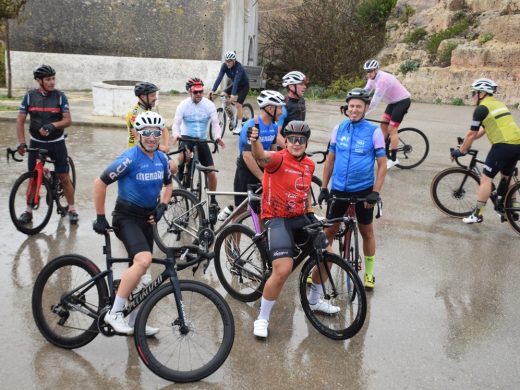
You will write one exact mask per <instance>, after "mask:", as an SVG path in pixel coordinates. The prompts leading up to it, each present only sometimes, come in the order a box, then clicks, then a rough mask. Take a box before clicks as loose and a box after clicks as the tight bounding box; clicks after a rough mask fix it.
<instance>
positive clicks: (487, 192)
mask: <svg viewBox="0 0 520 390" xmlns="http://www.w3.org/2000/svg"><path fill="white" fill-rule="evenodd" d="M471 90H472V93H471V95H472V99H473V101H474V102H475V104H476V105H477V108H475V111H474V112H473V120H472V122H471V128H470V130H469V131H468V133H467V134H466V137H465V138H464V142H463V143H462V145H461V146H460V148H459V149H454V150H453V151H452V152H451V155H452V157H459V156H462V155H464V154H466V152H467V151H468V149H469V148H470V147H471V144H472V142H473V141H474V140H475V139H477V138H480V137H482V136H483V135H484V134H486V136H487V137H488V139H489V142H491V143H492V146H491V150H490V151H489V153H488V155H487V157H486V163H485V166H484V169H483V170H482V175H481V177H480V187H479V190H478V193H477V204H476V206H475V210H474V212H473V213H472V214H471V215H470V216H468V217H466V218H464V219H463V220H462V221H463V222H464V223H475V222H477V223H480V222H482V221H483V217H482V214H483V213H484V207H485V206H486V202H487V200H488V199H489V197H490V196H491V189H492V182H493V178H494V177H495V176H496V175H497V174H498V172H500V173H501V179H500V183H499V185H498V188H497V197H498V203H497V205H498V206H497V211H498V212H499V213H501V212H502V208H503V205H501V204H500V199H501V198H503V196H504V195H505V193H506V191H507V181H508V178H509V176H511V175H512V173H513V170H514V168H515V166H516V163H517V161H518V160H520V128H519V127H518V125H517V124H516V123H515V121H514V119H513V116H512V115H511V112H510V111H509V109H508V108H507V107H506V105H505V104H504V103H502V102H500V101H499V100H497V99H496V98H495V97H494V96H493V95H494V94H495V92H496V90H497V84H496V83H495V82H494V81H493V80H490V79H486V78H481V79H478V80H475V81H474V82H473V84H472V85H471Z"/></svg>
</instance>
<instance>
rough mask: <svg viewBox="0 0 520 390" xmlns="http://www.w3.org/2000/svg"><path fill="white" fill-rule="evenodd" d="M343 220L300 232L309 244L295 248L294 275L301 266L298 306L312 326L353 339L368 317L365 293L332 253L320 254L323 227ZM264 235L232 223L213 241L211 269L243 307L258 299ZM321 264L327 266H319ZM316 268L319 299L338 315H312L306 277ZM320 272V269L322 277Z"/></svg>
mask: <svg viewBox="0 0 520 390" xmlns="http://www.w3.org/2000/svg"><path fill="white" fill-rule="evenodd" d="M341 221H346V218H344V217H341V218H336V219H331V220H328V221H327V220H324V221H320V222H318V223H313V224H310V225H307V226H306V227H304V228H303V230H304V231H305V232H306V235H307V239H306V240H305V242H303V243H297V244H296V245H295V252H294V253H296V256H295V257H294V263H293V270H294V269H296V267H298V266H299V265H300V264H301V263H302V262H303V266H302V269H301V271H300V275H299V279H298V285H299V294H300V302H301V305H302V308H303V311H304V313H305V315H306V317H307V319H308V320H309V321H310V323H311V324H312V325H313V326H314V327H315V328H316V329H317V330H318V331H319V332H320V333H321V334H323V335H324V336H326V337H329V338H331V339H334V340H345V339H348V338H351V337H353V336H354V335H355V334H356V333H357V332H358V331H359V330H360V329H361V327H362V326H363V323H364V321H365V317H366V310H367V302H366V294H365V289H364V287H363V284H362V282H361V279H360V278H359V275H358V274H357V272H356V271H355V270H354V269H353V268H352V266H351V265H350V264H349V263H347V262H345V261H344V260H343V259H342V258H341V257H339V256H338V255H336V254H334V253H329V252H326V251H325V250H322V249H321V241H320V238H319V237H320V232H322V231H323V226H329V225H330V224H332V223H334V222H341ZM266 241H267V232H266V231H265V230H264V231H263V232H262V233H260V234H257V233H255V232H254V231H253V230H251V229H250V228H248V227H247V226H244V225H241V224H231V225H229V226H227V227H226V228H225V229H224V230H223V231H222V232H221V234H219V236H218V237H217V239H216V241H215V259H214V262H215V270H216V272H217V276H218V279H219V281H220V283H221V284H222V286H223V287H224V289H225V290H226V291H227V292H228V293H229V295H231V296H232V297H233V298H235V299H237V300H239V301H241V302H252V301H255V300H257V299H259V298H260V297H261V296H262V290H263V287H264V285H265V282H266V281H267V279H268V278H269V276H270V274H271V271H272V265H271V262H270V260H269V256H268V254H267V248H266V245H267V243H266ZM322 264H325V265H326V266H325V267H319V266H320V265H322ZM314 266H318V267H319V268H318V269H319V279H320V283H321V285H322V288H323V297H322V298H323V299H324V300H326V301H330V303H331V304H332V305H335V306H339V307H340V308H341V310H340V312H339V313H338V314H337V315H334V316H329V315H322V314H320V313H317V312H313V311H312V310H311V308H310V305H309V301H308V300H307V292H308V289H309V288H310V286H309V285H308V284H307V277H308V275H309V274H310V273H311V271H312V269H313V267H314ZM321 268H324V270H325V272H326V275H324V274H323V271H322V269H321Z"/></svg>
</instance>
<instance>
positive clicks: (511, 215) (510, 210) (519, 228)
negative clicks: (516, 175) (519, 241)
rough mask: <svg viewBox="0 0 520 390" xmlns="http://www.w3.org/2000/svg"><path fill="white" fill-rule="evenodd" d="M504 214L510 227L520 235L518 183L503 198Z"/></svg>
mask: <svg viewBox="0 0 520 390" xmlns="http://www.w3.org/2000/svg"><path fill="white" fill-rule="evenodd" d="M504 212H505V214H506V218H507V220H508V221H509V223H510V224H511V227H512V228H513V229H514V230H515V231H516V232H517V233H518V234H520V183H516V184H515V185H514V186H513V187H511V188H510V189H509V191H507V193H506V196H505V197H504Z"/></svg>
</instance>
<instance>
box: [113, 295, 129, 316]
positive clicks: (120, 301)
mask: <svg viewBox="0 0 520 390" xmlns="http://www.w3.org/2000/svg"><path fill="white" fill-rule="evenodd" d="M126 302H127V299H126V298H123V297H120V296H119V295H116V299H114V304H113V305H112V309H110V313H111V314H115V313H117V312H119V311H123V309H124V308H125V305H126Z"/></svg>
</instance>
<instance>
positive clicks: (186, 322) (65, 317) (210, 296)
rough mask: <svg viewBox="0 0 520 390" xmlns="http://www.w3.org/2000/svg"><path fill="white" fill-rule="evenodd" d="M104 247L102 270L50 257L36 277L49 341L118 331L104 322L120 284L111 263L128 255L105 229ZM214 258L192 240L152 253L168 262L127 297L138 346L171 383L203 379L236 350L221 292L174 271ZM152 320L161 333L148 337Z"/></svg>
mask: <svg viewBox="0 0 520 390" xmlns="http://www.w3.org/2000/svg"><path fill="white" fill-rule="evenodd" d="M103 253H104V254H105V255H106V270H105V271H101V270H100V269H99V268H98V266H97V265H96V264H95V263H94V262H93V261H91V260H89V259H88V258H86V257H84V256H80V255H75V254H71V255H64V256H59V257H57V258H55V259H54V260H52V261H50V262H49V263H48V264H47V265H46V266H45V267H43V269H42V270H41V272H40V274H39V275H38V278H37V279H36V282H35V284H34V288H33V294H32V312H33V317H34V320H35V322H36V325H37V326H38V329H39V330H40V332H41V334H42V335H43V336H44V337H45V338H46V339H47V340H48V341H49V342H50V343H52V344H54V345H56V346H58V347H60V348H66V349H73V348H79V347H82V346H84V345H86V344H88V343H89V342H91V341H92V340H93V339H94V338H95V337H96V336H97V335H98V334H99V333H101V334H103V335H105V336H109V337H110V336H114V335H116V334H118V333H116V332H115V331H114V330H113V329H112V328H111V327H110V326H109V325H107V324H106V323H105V321H104V318H105V315H106V313H107V312H108V311H109V310H110V307H111V304H112V303H113V300H114V297H115V294H116V291H117V286H118V284H119V283H118V281H117V280H114V279H113V271H112V265H113V264H114V263H128V262H129V261H130V260H131V259H130V258H115V257H112V252H111V245H110V233H109V232H108V231H107V232H106V233H105V246H104V247H103ZM212 258H213V253H206V252H204V251H202V250H201V249H199V248H198V247H195V246H182V247H177V248H168V251H167V256H166V259H158V258H154V259H153V263H156V264H161V265H163V266H164V271H163V272H162V273H161V274H160V275H159V276H158V277H157V278H156V279H155V280H154V281H153V282H152V283H150V284H149V285H148V286H146V287H144V288H143V289H142V290H140V291H139V292H137V293H136V294H135V295H134V294H132V295H131V296H130V297H129V302H128V304H127V305H126V307H125V309H124V314H125V316H127V315H128V314H129V313H131V312H132V311H133V310H135V309H136V307H138V306H141V308H140V310H139V313H138V315H137V320H136V322H135V330H134V342H135V346H136V349H137V352H138V354H139V357H140V358H141V360H142V361H143V363H144V364H145V365H146V366H147V367H148V368H149V369H150V370H151V371H153V372H154V373H155V374H156V375H158V376H160V377H161V378H164V379H166V380H169V381H174V382H193V381H198V380H201V379H203V378H205V377H207V376H209V375H211V374H212V373H213V372H215V371H216V370H217V369H218V368H219V367H220V366H221V365H222V364H223V363H224V361H225V360H226V359H227V357H228V355H229V353H230V351H231V348H232V346H233V341H234V337H235V325H234V320H233V314H232V312H231V309H230V308H229V305H228V304H227V303H226V301H225V300H224V298H222V296H221V295H220V294H219V293H218V292H217V291H215V290H214V289H213V288H211V287H210V286H208V285H206V284H203V283H200V282H197V281H192V280H180V279H179V278H178V276H177V270H182V269H184V268H186V267H189V266H194V272H195V271H196V269H197V268H198V267H199V266H200V265H201V263H204V264H203V268H204V270H206V269H207V267H208V266H209V262H210V260H211V259H212ZM177 260H178V261H177ZM163 284H164V285H163ZM161 285H163V286H162V287H161ZM147 324H149V325H151V324H153V326H154V327H158V328H159V329H160V332H159V333H158V334H157V335H156V336H155V337H146V331H145V329H146V325H147Z"/></svg>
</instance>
